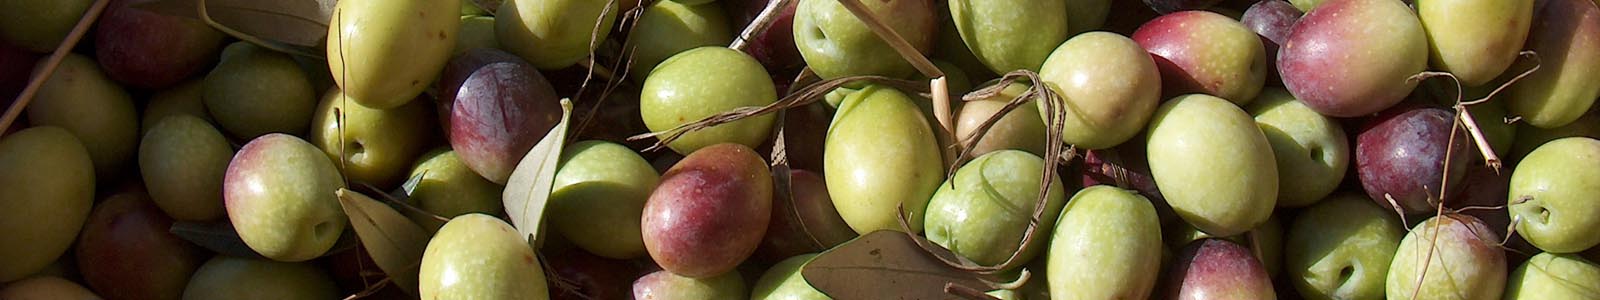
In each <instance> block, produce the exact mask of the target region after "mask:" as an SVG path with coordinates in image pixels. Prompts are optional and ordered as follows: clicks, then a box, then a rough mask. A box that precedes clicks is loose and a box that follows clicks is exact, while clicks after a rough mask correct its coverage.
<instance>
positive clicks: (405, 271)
mask: <svg viewBox="0 0 1600 300" xmlns="http://www.w3.org/2000/svg"><path fill="white" fill-rule="evenodd" d="M335 194H336V195H338V196H339V206H340V207H343V208H344V213H345V215H347V216H349V217H350V227H351V228H353V229H355V232H356V235H357V236H359V237H360V238H361V244H362V245H363V246H364V247H365V248H366V249H367V253H370V254H371V255H372V261H373V262H375V263H377V265H378V268H379V269H383V272H384V274H388V275H389V277H390V278H391V279H392V280H394V282H395V283H396V284H397V285H398V286H400V288H401V289H402V290H405V291H406V292H407V293H412V294H413V295H415V294H416V293H417V290H416V288H417V272H418V267H419V266H420V265H421V262H422V252H423V250H424V249H426V247H427V246H428V238H429V236H428V232H427V231H424V230H423V229H422V227H421V226H417V224H416V223H413V222H411V219H409V218H406V216H405V215H402V214H400V212H399V211H396V210H395V209H394V208H392V207H389V206H388V205H385V204H383V203H382V202H378V200H373V199H372V198H371V197H367V195H362V194H361V193H357V192H355V191H351V190H349V189H339V191H338V192H335Z"/></svg>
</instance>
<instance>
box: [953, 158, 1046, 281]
mask: <svg viewBox="0 0 1600 300" xmlns="http://www.w3.org/2000/svg"><path fill="white" fill-rule="evenodd" d="M1044 168H1045V166H1044V159H1042V158H1039V157H1038V156H1035V155H1033V154H1030V153H1028V152H1023V151H1018V150H1000V151H995V152H990V153H989V154H984V155H983V156H979V157H978V158H975V159H973V160H972V161H970V162H967V164H966V165H964V166H962V167H961V169H960V170H957V171H956V174H955V177H951V178H950V179H949V180H947V181H945V183H944V184H943V185H940V186H939V191H938V192H935V193H934V194H933V199H931V200H928V210H927V211H928V213H927V217H926V219H925V221H924V222H925V223H923V224H924V226H925V227H926V228H927V229H926V230H927V233H928V240H931V241H933V242H934V243H935V244H939V245H940V246H944V247H945V248H948V249H950V250H951V251H953V252H955V253H956V254H959V255H961V256H965V257H966V258H968V259H971V260H972V261H973V262H976V263H979V264H983V265H997V264H1000V263H1003V262H1005V260H1006V259H1007V258H1010V257H1011V255H1012V252H1015V251H1016V250H1017V249H1018V247H1019V246H1021V244H1022V236H1023V234H1024V233H1027V231H1028V224H1029V223H1030V221H1031V220H1032V219H1033V211H1034V209H1035V208H1036V206H1037V205H1038V202H1037V201H1038V198H1039V180H1040V178H1039V174H1041V172H1042V171H1043V170H1044ZM1063 189H1064V187H1062V185H1061V179H1060V178H1056V179H1055V180H1054V181H1051V182H1050V194H1049V195H1048V196H1047V197H1046V199H1048V200H1047V201H1046V202H1045V203H1044V205H1045V207H1044V211H1045V214H1044V216H1043V218H1042V219H1040V220H1041V221H1042V222H1041V223H1039V224H1038V225H1039V227H1038V229H1037V230H1041V231H1043V230H1046V229H1047V228H1053V227H1054V225H1055V220H1056V215H1057V214H1059V213H1060V212H1061V205H1062V204H1063V203H1062V202H1063V201H1065V200H1066V193H1065V192H1064V191H1063ZM1035 245H1039V244H1035ZM1036 252H1038V247H1029V248H1026V249H1023V252H1022V256H1020V257H1018V258H1019V259H1021V260H1023V261H1027V260H1029V259H1032V258H1033V256H1034V255H1035V254H1036Z"/></svg>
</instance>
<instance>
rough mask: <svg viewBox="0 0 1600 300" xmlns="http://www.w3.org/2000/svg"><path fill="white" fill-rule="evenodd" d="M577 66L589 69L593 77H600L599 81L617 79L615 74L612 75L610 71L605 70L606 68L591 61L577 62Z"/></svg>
mask: <svg viewBox="0 0 1600 300" xmlns="http://www.w3.org/2000/svg"><path fill="white" fill-rule="evenodd" d="M578 66H580V67H584V68H586V69H589V71H590V72H594V75H596V76H600V78H601V79H605V80H607V81H610V80H615V79H616V77H617V76H616V73H612V72H611V69H607V68H606V66H602V65H597V64H595V63H594V60H593V59H582V60H578Z"/></svg>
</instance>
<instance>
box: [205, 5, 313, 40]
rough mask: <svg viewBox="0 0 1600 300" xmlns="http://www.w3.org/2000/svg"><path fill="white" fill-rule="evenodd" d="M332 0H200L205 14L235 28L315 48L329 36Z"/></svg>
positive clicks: (256, 35)
mask: <svg viewBox="0 0 1600 300" xmlns="http://www.w3.org/2000/svg"><path fill="white" fill-rule="evenodd" d="M336 2H337V1H335V0H276V1H259V0H203V1H201V2H200V3H201V4H204V5H205V9H206V15H207V16H209V17H210V18H211V19H212V20H214V21H216V22H217V23H218V24H221V25H223V26H227V27H229V28H232V29H233V30H235V31H238V32H240V33H244V34H247V35H251V36H254V37H258V38H261V39H265V40H268V41H276V42H282V43H286V44H290V45H295V46H303V47H317V46H318V45H321V44H322V41H323V40H325V39H327V37H328V23H329V22H328V21H329V20H330V19H331V18H332V16H333V8H334V4H335V3H336Z"/></svg>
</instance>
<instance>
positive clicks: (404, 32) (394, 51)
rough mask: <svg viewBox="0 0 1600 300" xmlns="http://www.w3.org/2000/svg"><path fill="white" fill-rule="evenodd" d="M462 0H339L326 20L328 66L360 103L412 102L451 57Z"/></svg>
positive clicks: (385, 105)
mask: <svg viewBox="0 0 1600 300" xmlns="http://www.w3.org/2000/svg"><path fill="white" fill-rule="evenodd" d="M460 10H461V0H343V1H339V3H338V4H337V6H335V7H334V8H333V17H332V20H329V24H328V25H329V26H328V70H329V71H330V72H331V73H332V74H333V75H334V76H333V80H334V81H335V82H337V83H338V84H339V87H340V89H342V90H344V93H345V94H346V95H349V96H350V98H351V99H353V100H355V101H356V102H357V103H361V105H364V106H367V107H372V108H377V109H387V108H394V107H399V106H400V105H403V104H406V103H407V102H411V99H413V98H416V97H417V95H418V94H421V93H422V90H425V89H427V88H428V86H430V85H432V84H433V80H434V79H436V78H438V77H439V71H441V70H444V64H445V62H448V61H449V60H450V53H451V50H453V49H454V48H455V44H456V35H457V34H458V33H459V32H460V30H461V21H460V20H461V19H460Z"/></svg>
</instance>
